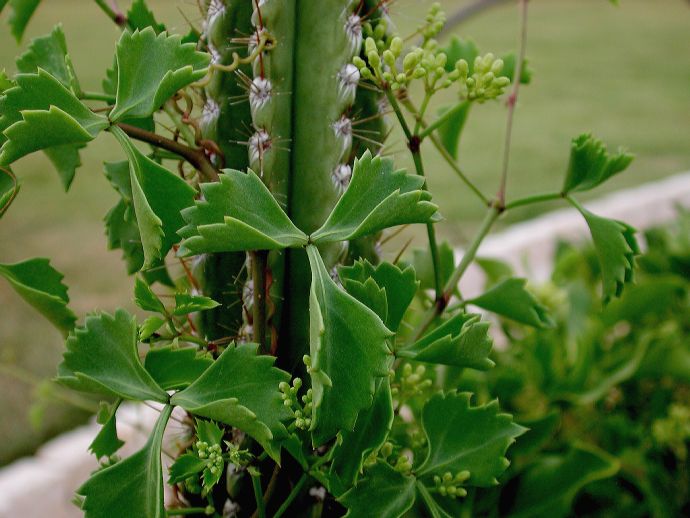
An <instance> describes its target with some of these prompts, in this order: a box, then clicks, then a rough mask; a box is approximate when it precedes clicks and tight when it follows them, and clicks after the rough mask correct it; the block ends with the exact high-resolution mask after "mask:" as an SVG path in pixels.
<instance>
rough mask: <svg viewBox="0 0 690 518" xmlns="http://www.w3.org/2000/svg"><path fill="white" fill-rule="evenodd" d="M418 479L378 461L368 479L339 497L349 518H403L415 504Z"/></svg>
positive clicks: (370, 471) (364, 479)
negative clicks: (416, 480) (416, 481)
mask: <svg viewBox="0 0 690 518" xmlns="http://www.w3.org/2000/svg"><path fill="white" fill-rule="evenodd" d="M415 491H416V489H415V479H414V477H410V476H406V475H403V474H402V473H400V472H398V471H396V470H395V469H393V468H392V467H391V466H389V465H388V464H385V463H383V462H379V463H377V464H375V465H374V466H373V467H371V468H369V469H368V470H367V472H366V476H365V478H363V479H362V480H360V482H359V483H358V484H357V485H356V486H355V487H353V488H352V489H351V490H350V491H348V492H347V493H345V494H344V495H343V496H342V497H340V498H339V501H340V503H342V504H343V505H344V506H345V507H347V509H348V511H347V514H346V515H345V517H346V518H369V517H374V516H375V517H376V518H400V517H401V516H403V515H404V514H405V513H407V512H408V511H409V510H410V509H411V508H412V505H413V504H414V501H415Z"/></svg>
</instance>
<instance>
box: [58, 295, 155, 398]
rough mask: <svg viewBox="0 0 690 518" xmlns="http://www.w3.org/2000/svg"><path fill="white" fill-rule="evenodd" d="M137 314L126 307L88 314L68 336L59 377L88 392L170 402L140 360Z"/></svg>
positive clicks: (77, 388)
mask: <svg viewBox="0 0 690 518" xmlns="http://www.w3.org/2000/svg"><path fill="white" fill-rule="evenodd" d="M137 338H138V331H137V322H136V318H135V317H133V316H132V315H130V314H129V313H127V312H126V311H125V310H123V309H118V310H117V311H116V312H115V315H114V316H111V315H109V314H107V313H101V314H99V315H90V316H87V317H86V322H85V325H84V327H79V328H77V329H75V330H74V332H73V333H72V334H71V335H70V336H69V338H68V339H67V351H66V352H65V354H64V359H63V362H62V363H61V364H60V366H59V368H58V381H60V382H62V383H64V384H65V385H67V386H69V387H71V388H74V389H75V390H81V391H85V392H96V393H104V394H109V395H112V396H115V397H120V398H123V399H132V400H135V401H147V400H154V401H160V402H161V403H166V402H167V401H168V394H166V392H165V391H164V390H163V389H162V388H161V387H159V386H158V384H157V383H156V382H155V381H154V379H153V378H152V377H151V375H150V374H149V373H148V372H147V371H146V369H144V367H143V366H142V365H141V362H140V361H139V352H138V349H137Z"/></svg>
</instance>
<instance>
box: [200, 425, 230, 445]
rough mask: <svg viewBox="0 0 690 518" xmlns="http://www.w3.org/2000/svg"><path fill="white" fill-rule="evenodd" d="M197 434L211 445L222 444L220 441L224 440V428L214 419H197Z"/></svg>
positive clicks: (201, 439)
mask: <svg viewBox="0 0 690 518" xmlns="http://www.w3.org/2000/svg"><path fill="white" fill-rule="evenodd" d="M196 434H197V436H198V437H199V440H200V441H203V442H205V443H207V444H208V445H209V446H213V445H214V444H220V441H222V440H223V430H222V429H221V428H220V426H218V425H217V424H216V423H214V422H213V421H205V420H203V419H197V420H196Z"/></svg>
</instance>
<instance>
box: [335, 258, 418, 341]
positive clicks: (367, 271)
mask: <svg viewBox="0 0 690 518" xmlns="http://www.w3.org/2000/svg"><path fill="white" fill-rule="evenodd" d="M338 273H339V275H340V280H341V281H342V283H343V287H344V288H345V289H346V290H347V291H348V293H350V294H351V295H353V296H355V295H354V293H353V290H355V289H357V288H359V287H360V286H364V285H365V284H366V282H367V280H368V279H373V280H374V282H375V283H376V285H377V286H378V287H380V288H381V289H383V290H384V291H385V294H386V307H387V312H386V314H385V315H384V316H383V317H382V318H381V319H382V320H383V321H384V323H385V324H386V327H387V328H388V329H390V330H391V331H393V332H396V331H397V330H398V327H400V322H402V319H403V316H404V315H405V312H406V311H407V308H408V307H409V306H410V304H411V303H412V300H413V299H414V296H415V294H416V293H417V288H418V287H419V282H417V279H416V277H415V272H414V268H412V267H411V266H408V267H407V268H405V269H404V270H402V269H400V268H399V267H397V266H396V265H394V264H391V263H388V262H383V263H381V264H379V265H377V266H374V265H372V264H371V263H370V262H369V261H367V260H363V261H356V262H355V263H354V264H353V265H352V266H344V267H341V268H340V269H339V270H338ZM360 289H361V288H360ZM355 298H357V299H359V297H357V296H355ZM359 300H360V301H361V299H359ZM362 302H363V301H362ZM370 307H371V306H370ZM377 314H379V316H380V313H378V312H377Z"/></svg>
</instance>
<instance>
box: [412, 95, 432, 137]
mask: <svg viewBox="0 0 690 518" xmlns="http://www.w3.org/2000/svg"><path fill="white" fill-rule="evenodd" d="M430 100H431V93H430V92H428V91H427V92H426V94H425V95H424V100H423V101H422V105H421V106H420V107H419V117H417V122H416V124H415V126H414V134H415V135H418V136H419V139H420V140H424V137H423V134H422V133H420V132H419V130H421V129H422V119H423V118H424V115H426V110H427V108H428V107H429V101H430Z"/></svg>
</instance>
